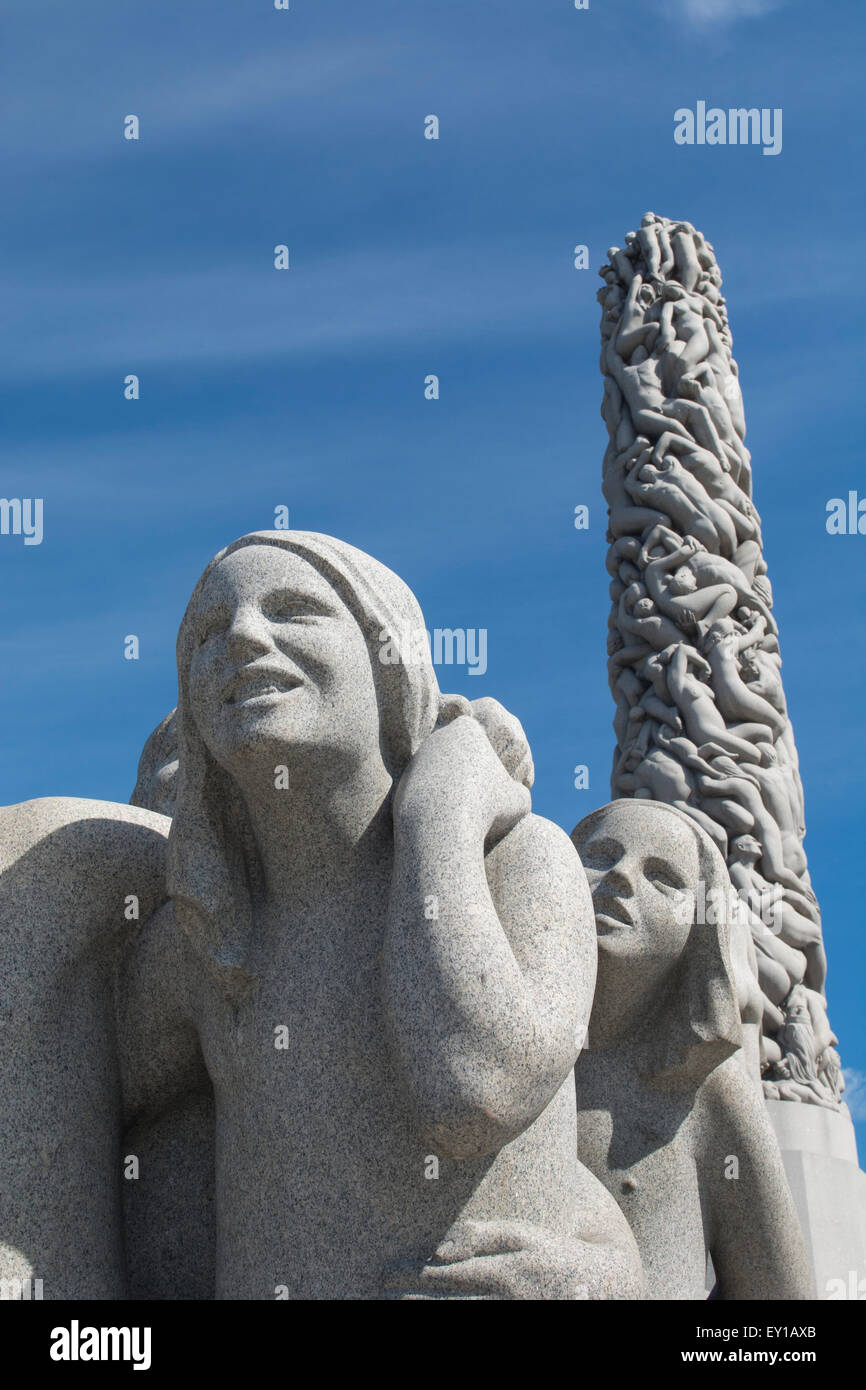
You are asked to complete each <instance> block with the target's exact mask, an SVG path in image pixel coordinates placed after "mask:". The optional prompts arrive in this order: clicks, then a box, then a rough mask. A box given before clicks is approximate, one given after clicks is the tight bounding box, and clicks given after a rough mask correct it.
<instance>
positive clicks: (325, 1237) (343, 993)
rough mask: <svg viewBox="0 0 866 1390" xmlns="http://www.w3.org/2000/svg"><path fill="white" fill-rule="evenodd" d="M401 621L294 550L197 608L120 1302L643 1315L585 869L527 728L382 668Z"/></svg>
mask: <svg viewBox="0 0 866 1390" xmlns="http://www.w3.org/2000/svg"><path fill="white" fill-rule="evenodd" d="M413 630H414V631H415V632H416V633H417V632H418V631H421V630H423V619H422V617H421V614H420V611H419V610H418V608H417V604H416V603H415V601H414V599H413V598H412V595H411V594H410V593H409V591H408V589H406V587H405V586H404V585H403V584H402V583H401V581H400V580H398V579H397V577H396V576H395V575H393V574H391V573H390V571H388V570H386V569H385V568H384V567H383V566H380V565H378V564H377V563H376V562H375V561H374V560H372V559H370V557H368V556H365V555H363V554H361V553H360V552H359V551H356V550H354V549H353V548H352V547H350V546H346V545H343V544H341V543H340V542H338V541H334V540H332V539H330V538H328V537H322V536H316V535H311V534H306V533H299V532H292V533H285V532H273V533H262V534H258V535H255V536H250V537H244V538H243V539H242V540H241V541H239V542H236V543H235V545H233V546H231V547H229V548H228V550H227V551H225V552H223V553H222V554H221V555H220V556H218V557H217V559H216V560H215V561H214V562H212V564H211V565H210V566H209V567H208V569H207V570H206V571H205V574H204V575H203V577H202V579H201V581H200V582H199V585H198V586H197V588H196V590H195V592H194V594H193V597H192V599H191V601H190V605H189V608H188V610H187V613H186V615H185V617H184V620H183V623H182V625H181V630H180V634H179V638H178V673H179V703H178V711H177V736H178V748H177V751H178V758H179V767H180V771H179V774H178V773H177V771H176V770H174V771H170V772H169V773H168V775H167V780H168V781H169V782H170V783H173V784H174V787H175V791H176V805H175V807H174V816H173V820H172V823H171V834H170V839H169V852H168V875H167V886H168V891H169V893H170V895H171V899H172V901H171V903H169V904H167V905H166V906H164V907H163V908H161V909H160V910H159V911H158V912H157V913H156V914H155V916H154V917H153V918H152V919H151V920H150V921H149V922H146V923H145V924H144V925H143V926H142V927H141V929H140V931H139V932H137V933H136V934H135V937H134V939H131V940H130V941H129V942H128V943H127V949H126V952H125V959H124V963H123V967H122V970H121V974H120V984H119V991H118V1011H119V1045H120V1055H121V1075H122V1087H123V1102H124V1116H125V1121H124V1122H125V1125H126V1129H125V1136H126V1137H125V1139H124V1143H123V1146H122V1147H123V1148H124V1150H125V1151H126V1152H135V1153H136V1156H137V1157H138V1159H139V1163H140V1167H141V1171H142V1177H141V1178H140V1179H139V1180H138V1181H137V1182H136V1183H130V1184H127V1191H126V1193H125V1195H126V1203H127V1231H128V1236H129V1249H130V1261H131V1264H132V1265H133V1271H132V1287H133V1291H134V1292H137V1293H142V1294H144V1295H145V1296H149V1297H160V1296H173V1297H178V1296H181V1297H182V1296H193V1297H206V1296H207V1294H208V1289H207V1287H206V1286H207V1284H208V1281H209V1279H210V1278H211V1277H212V1278H213V1281H214V1282H213V1285H212V1286H211V1291H212V1292H213V1293H215V1296H216V1297H218V1298H225V1299H247V1298H253V1299H273V1298H275V1297H282V1296H287V1297H308V1298H309V1297H312V1298H317V1297H318V1298H325V1297H337V1298H340V1297H349V1298H378V1297H384V1298H409V1299H413V1298H441V1297H444V1298H459V1297H470V1298H485V1297H490V1298H563V1299H571V1298H578V1299H582V1298H624V1297H625V1298H627V1297H639V1296H641V1294H642V1291H643V1275H642V1271H641V1267H640V1260H639V1256H638V1252H637V1247H636V1244H635V1242H634V1239H633V1237H632V1235H631V1233H630V1231H629V1228H628V1224H627V1222H626V1220H625V1219H624V1217H623V1216H622V1214H621V1213H620V1211H619V1209H618V1207H617V1205H616V1203H615V1202H614V1201H613V1200H612V1199H611V1198H610V1196H609V1195H608V1193H607V1192H606V1191H605V1190H604V1188H603V1186H602V1185H601V1184H600V1183H598V1182H597V1181H596V1179H595V1178H593V1177H592V1175H591V1174H590V1173H589V1172H588V1171H587V1170H586V1169H585V1168H584V1167H582V1166H581V1165H580V1163H579V1162H578V1160H577V1145H576V1115H575V1101H574V1090H573V1081H572V1068H573V1065H574V1061H575V1058H576V1056H577V1054H578V1051H579V1048H580V1044H581V1041H582V1037H583V1034H584V1031H585V1026H586V1021H587V1018H588V1015H589V1010H590V1006H591V1000H592V991H593V983H594V971H595V957H596V946H595V929H594V923H593V917H592V908H591V903H590V900H589V893H588V889H587V886H586V881H585V878H584V876H583V873H582V871H581V868H580V864H579V861H578V859H577V857H576V855H575V854H574V850H573V848H572V846H571V845H570V843H569V841H568V838H567V836H565V835H564V834H563V832H562V831H560V830H559V829H558V828H557V827H555V826H553V825H552V824H550V823H549V822H547V821H544V820H542V819H541V818H539V817H536V816H534V815H533V814H532V813H531V809H530V795H529V791H528V788H527V783H528V782H529V781H531V760H529V759H528V756H527V750H526V742H525V738H524V737H523V733H522V730H520V726H519V725H518V724H517V722H516V721H513V720H511V719H510V717H508V716H505V714H504V712H502V711H500V709H499V707H498V706H496V705H495V704H494V703H493V702H485V703H484V704H482V705H481V706H480V707H478V708H475V709H473V708H471V707H470V706H469V705H468V704H467V702H465V701H461V700H460V698H459V697H451V696H442V695H440V692H439V690H438V686H437V684H436V679H435V675H434V672H433V669H432V666H431V664H430V661H429V658H426V659H425V658H424V657H423V656H422V657H421V659H419V658H418V651H417V648H416V649H415V654H414V657H413V658H412V659H407V660H404V661H399V662H396V663H395V662H388V663H386V662H383V661H381V660H380V659H379V656H380V652H381V650H382V641H383V638H384V637H386V636H387V635H389V634H390V635H391V637H392V642H393V640H399V638H400V637H401V636H402V635H404V634H406V633H408V632H411V631H413ZM407 657H408V653H407ZM156 743H157V744H158V743H159V739H158V738H157V740H156ZM164 751H165V750H160V749H159V747H157V748H155V749H151V750H150V752H149V753H148V758H147V759H143V763H144V768H143V778H142V779H141V780H142V786H143V789H142V790H141V791H140V795H142V796H144V797H150V796H151V795H152V794H153V785H154V784H153V771H152V769H153V768H156V769H157V770H158V769H159V768H160V767H163V766H165V765H166V764H165V763H164V761H162V758H163V753H164ZM151 753H152V754H153V756H152V757H151ZM127 814H131V812H128V813H127ZM139 814H141V815H145V814H146V813H145V812H140V813H139ZM153 819H154V820H156V818H153ZM211 1126H212V1127H213V1133H214V1150H213V1155H214V1157H213V1161H212V1160H211V1156H210V1146H209V1133H210V1130H211ZM202 1138H203V1139H204V1140H205V1141H207V1142H206V1143H205V1145H204V1146H203V1147H202V1146H201V1144H199V1151H198V1153H197V1152H196V1144H197V1143H198V1142H199V1141H200V1140H201V1139H202ZM163 1174H165V1175H170V1180H169V1181H165V1182H163V1181H161V1180H160V1177H161V1175H163ZM211 1180H212V1181H213V1194H214V1196H213V1205H212V1206H211V1197H210V1188H209V1183H210V1181H211ZM184 1194H191V1195H192V1198H193V1204H192V1205H191V1206H190V1208H189V1210H188V1211H186V1215H185V1210H186V1203H185V1197H184ZM211 1213H213V1217H212V1216H211ZM211 1220H213V1224H214V1226H215V1231H216V1258H215V1264H209V1263H208V1253H207V1249H206V1248H205V1247H206V1246H207V1244H208V1241H209V1235H208V1237H207V1239H206V1240H205V1241H204V1242H202V1239H201V1231H205V1232H208V1231H209V1222H210V1221H211ZM196 1230H198V1234H196ZM187 1234H189V1236H190V1239H189V1241H187V1240H186V1235H187ZM183 1290H187V1292H186V1294H184V1293H183V1292H182V1291H183ZM190 1291H191V1292H190Z"/></svg>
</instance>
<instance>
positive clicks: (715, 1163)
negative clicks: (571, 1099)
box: [572, 799, 813, 1299]
mask: <svg viewBox="0 0 866 1390" xmlns="http://www.w3.org/2000/svg"><path fill="white" fill-rule="evenodd" d="M572 840H573V842H574V845H575V847H576V849H577V850H578V853H579V854H580V856H581V859H582V861H583V865H584V868H585V870H586V873H587V877H588V879H589V883H590V886H591V889H592V898H593V905H594V907H595V913H596V927H597V931H598V949H599V962H598V980H597V984H596V993H595V1001H594V1003H593V1008H592V1015H591V1018H590V1025H589V1037H588V1044H587V1047H586V1048H585V1049H584V1051H583V1052H582V1054H581V1056H580V1058H579V1060H578V1063H577V1066H576V1069H575V1082H576V1090H577V1100H578V1154H579V1156H580V1159H581V1162H583V1163H585V1164H586V1165H587V1167H588V1168H590V1170H591V1171H592V1172H593V1173H594V1174H595V1175H596V1177H597V1178H599V1179H600V1180H601V1181H602V1182H603V1183H604V1184H605V1186H606V1187H607V1189H608V1191H609V1192H610V1193H611V1194H612V1195H613V1196H614V1197H615V1198H616V1200H617V1202H618V1203H619V1205H620V1207H621V1208H622V1211H623V1212H624V1214H625V1215H626V1216H627V1217H628V1220H629V1223H630V1225H631V1228H632V1230H633V1231H634V1233H635V1236H636V1238H637V1242H638V1245H639V1247H640V1251H641V1257H642V1259H643V1263H644V1269H645V1271H646V1275H647V1283H648V1289H649V1297H650V1298H655V1299H666V1298H677V1299H701V1298H705V1297H706V1284H705V1278H706V1269H707V1256H708V1255H709V1256H711V1258H712V1265H713V1269H714V1271H715V1276H716V1281H717V1283H716V1290H715V1296H716V1297H718V1298H723V1299H803V1298H809V1297H812V1296H813V1291H812V1281H811V1276H810V1273H809V1268H808V1263H807V1259H806V1251H805V1247H804V1244H803V1239H802V1236H801V1234H800V1229H799V1223H798V1220H797V1213H796V1210H795V1208H794V1203H793V1199H792V1197H791V1194H790V1191H789V1189H788V1183H787V1180H786V1177H785V1171H784V1168H783V1166H782V1158H781V1154H780V1152H779V1147H778V1143H777V1141H776V1137H775V1134H774V1132H773V1129H772V1125H771V1123H770V1120H769V1117H768V1115H767V1112H766V1107H765V1105H764V1103H763V1100H762V1098H761V1095H760V1091H759V1089H758V1088H757V1087H756V1086H755V1085H754V1082H753V1081H752V1080H751V1079H750V1078H749V1077H748V1075H747V1072H746V1070H745V1069H744V1066H743V1065H742V1058H741V1055H740V1051H739V1050H740V1047H741V1044H742V1040H743V1039H742V1029H741V1025H740V1018H739V1007H738V989H737V983H736V978H735V971H734V967H733V964H732V961H731V952H730V942H731V936H730V931H731V923H730V921H729V920H728V919H727V918H726V916H725V914H724V913H723V912H720V911H714V912H712V913H708V914H706V918H707V920H702V917H703V916H704V914H703V913H702V911H701V910H700V903H701V898H700V897H699V893H698V887H699V884H703V886H704V893H705V900H709V901H712V902H713V903H714V904H716V905H722V904H725V903H728V902H730V901H731V898H732V894H731V891H730V881H729V878H728V874H727V871H726V868H725V864H724V861H723V860H722V858H721V855H720V853H719V851H718V849H717V848H716V846H715V845H714V844H713V842H712V841H711V839H710V837H709V836H708V835H707V834H706V833H705V831H703V830H702V829H701V828H700V826H699V825H698V824H697V822H696V821H695V820H694V819H693V818H692V817H690V816H689V815H688V814H686V813H684V812H682V811H679V810H674V809H673V808H671V807H669V806H664V805H661V804H659V803H657V802H652V801H646V800H640V799H638V800H618V801H613V802H611V803H609V804H608V805H607V806H603V807H602V808H601V809H600V810H598V811H594V812H593V813H592V814H591V815H589V816H587V817H586V818H585V819H584V820H582V821H581V822H580V824H579V825H578V826H577V827H576V828H575V830H574V832H573V834H572Z"/></svg>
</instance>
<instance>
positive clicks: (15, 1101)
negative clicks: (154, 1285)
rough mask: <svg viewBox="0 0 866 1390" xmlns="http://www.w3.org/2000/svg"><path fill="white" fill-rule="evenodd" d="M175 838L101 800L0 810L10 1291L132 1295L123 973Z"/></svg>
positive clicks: (0, 1174) (1, 1073) (3, 1259)
mask: <svg viewBox="0 0 866 1390" xmlns="http://www.w3.org/2000/svg"><path fill="white" fill-rule="evenodd" d="M168 829H169V822H168V821H166V820H165V819H164V818H163V817H162V816H158V815H153V814H151V813H150V812H149V811H145V810H140V809H138V808H137V807H131V806H119V805H115V804H114V803H112V802H106V801H85V800H79V799H76V798H73V797H44V798H41V799H39V800H36V801H27V802H24V803H22V804H21V805H17V806H4V807H3V808H0V1114H2V1117H3V1119H2V1124H0V1280H18V1281H24V1283H25V1284H26V1285H27V1286H28V1289H29V1287H30V1281H31V1280H32V1281H34V1282H35V1281H36V1280H41V1281H42V1285H41V1288H42V1296H43V1297H44V1298H46V1299H62V1298H99V1299H106V1298H125V1297H126V1296H127V1290H128V1285H127V1280H126V1271H125V1268H124V1253H123V1239H122V1229H121V1225H122V1223H121V1189H122V1187H123V1186H124V1185H125V1184H124V1182H123V1175H122V1162H121V1160H122V1157H123V1154H122V1151H121V1126H122V1113H121V1102H120V1091H119V1074H118V1061H117V1047H116V1041H115V1027H114V1003H113V984H114V972H115V969H116V966H117V962H118V957H119V954H120V951H121V948H122V946H123V943H124V939H125V938H128V937H129V935H130V934H132V933H134V931H135V928H136V919H137V918H138V919H140V920H144V919H146V918H148V917H150V915H151V914H152V913H153V912H154V911H155V909H156V908H157V907H158V906H159V904H160V902H161V901H162V900H163V898H164V896H165V851H166V839H167V835H168ZM24 1296H25V1297H26V1296H30V1295H29V1294H27V1295H24Z"/></svg>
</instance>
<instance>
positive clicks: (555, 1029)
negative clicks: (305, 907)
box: [383, 803, 596, 1158]
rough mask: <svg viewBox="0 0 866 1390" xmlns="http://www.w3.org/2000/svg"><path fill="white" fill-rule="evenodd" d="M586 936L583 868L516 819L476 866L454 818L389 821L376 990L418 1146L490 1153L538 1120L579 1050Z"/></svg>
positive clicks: (558, 841)
mask: <svg viewBox="0 0 866 1390" xmlns="http://www.w3.org/2000/svg"><path fill="white" fill-rule="evenodd" d="M595 962H596V937H595V922H594V917H593V911H592V900H591V897H590V893H589V888H588V885H587V882H586V878H585V875H584V872H583V869H582V866H581V864H580V860H579V858H578V856H577V854H576V853H575V851H574V847H573V846H572V844H571V842H570V841H569V839H568V838H567V836H566V835H565V834H564V833H563V831H562V830H560V829H559V828H558V827H557V826H555V825H553V824H552V823H551V822H549V821H545V820H542V819H540V818H539V817H536V816H531V815H529V816H524V817H523V818H522V819H521V820H519V821H518V823H517V824H516V825H515V826H514V827H513V828H512V829H511V830H510V831H509V833H508V834H507V835H506V836H505V837H504V839H502V840H501V841H500V842H499V843H498V844H497V845H496V846H495V847H494V848H493V849H492V850H490V851H489V853H488V854H487V856H486V858H485V854H484V845H483V835H481V836H479V834H478V833H477V829H476V828H475V827H469V826H468V825H467V822H466V821H465V820H464V819H463V817H462V816H461V815H460V813H459V812H458V813H457V814H456V815H454V816H453V818H451V817H449V819H448V821H447V823H445V822H443V820H442V818H441V814H440V815H437V814H436V811H435V810H430V811H425V809H424V806H423V803H422V804H421V805H420V806H419V807H418V808H417V809H416V810H415V811H414V812H413V813H412V814H404V815H403V816H402V817H400V818H396V819H395V865H394V874H393V887H392V899H391V903H390V910H389V919H388V927H387V931H386V940H385V947H384V954H383V987H384V999H385V1008H386V1013H387V1015H388V1018H389V1023H390V1028H391V1035H392V1040H393V1046H394V1050H395V1054H396V1060H397V1062H398V1064H399V1067H400V1070H401V1072H402V1074H403V1076H404V1078H405V1081H406V1084H407V1087H408V1090H409V1092H410V1095H411V1097H412V1100H413V1102H414V1106H415V1110H416V1113H417V1115H418V1118H419V1121H420V1123H421V1128H422V1131H423V1133H424V1136H425V1142H429V1143H430V1144H431V1146H432V1147H434V1148H435V1149H436V1150H437V1151H438V1152H440V1153H442V1152H444V1153H447V1154H449V1155H450V1156H451V1157H454V1158H475V1157H480V1156H482V1155H484V1154H488V1153H493V1152H496V1151H497V1150H499V1149H500V1148H502V1147H503V1146H504V1145H505V1144H507V1143H509V1142H510V1141H511V1140H512V1139H515V1138H516V1137H517V1136H518V1135H519V1134H521V1133H522V1132H523V1130H525V1129H526V1128H527V1127H528V1126H529V1125H530V1124H531V1123H532V1122H533V1120H535V1119H536V1118H537V1116H538V1115H539V1114H540V1113H541V1111H542V1110H543V1109H544V1108H545V1106H546V1105H547V1104H548V1102H549V1101H550V1100H551V1099H552V1097H553V1096H554V1095H555V1094H556V1092H557V1091H558V1090H559V1088H560V1087H561V1085H562V1084H563V1081H564V1080H565V1078H566V1077H567V1075H568V1072H569V1069H570V1068H571V1067H572V1066H573V1065H574V1061H575V1059H576V1057H577V1054H578V1052H579V1050H580V1046H581V1043H582V1041H583V1036H584V1031H585V1027H586V1024H587V1022H588V1019H589V1012H590V1009H591V1006H592V994H593V988H594V982H595V968H596V967H595Z"/></svg>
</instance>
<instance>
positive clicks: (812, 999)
mask: <svg viewBox="0 0 866 1390" xmlns="http://www.w3.org/2000/svg"><path fill="white" fill-rule="evenodd" d="M608 262H609V263H608V264H607V265H605V266H603V267H602V269H601V271H600V274H601V276H602V279H603V280H604V282H605V288H604V289H602V290H600V291H599V296H598V297H599V301H600V303H601V305H602V328H601V332H602V353H601V369H602V372H603V374H604V401H603V404H602V415H603V417H604V420H605V423H606V425H607V428H608V433H609V436H610V441H609V444H608V448H607V451H606V454H605V459H604V494H605V497H606V499H607V502H608V504H609V508H610V529H609V533H608V540H609V542H610V550H609V552H608V569H609V571H610V574H611V576H612V583H611V598H612V601H613V602H612V611H611V617H610V634H609V640H608V651H609V656H610V661H609V672H610V684H611V689H612V691H613V695H614V699H615V701H616V705H617V712H616V717H615V721H614V728H615V731H616V737H617V747H616V752H615V757H614V767H613V776H612V787H613V795H614V796H637V797H651V798H653V799H655V800H659V801H665V802H668V803H669V804H671V805H674V806H678V807H680V808H681V809H682V810H683V811H687V812H688V813H689V815H691V816H693V817H694V818H695V820H697V821H698V822H699V823H700V824H701V825H702V826H703V827H704V829H705V830H707V831H708V832H709V833H710V835H711V836H712V837H713V839H714V840H715V842H716V843H717V844H718V846H719V847H720V849H721V850H722V852H723V854H724V855H725V858H726V860H727V863H728V867H729V870H730V875H731V880H732V884H733V887H734V889H735V890H736V892H737V894H738V897H739V902H740V903H741V904H742V908H741V911H740V920H741V921H743V920H747V921H748V922H749V924H750V926H751V929H752V930H751V936H752V940H753V943H754V955H751V951H752V947H751V946H749V947H748V951H749V954H750V958H751V960H752V962H753V966H754V967H755V968H756V970H757V976H758V980H759V982H760V990H761V995H762V996H763V998H762V1000H759V1001H758V1005H757V1011H756V1016H757V1017H761V1016H762V1017H761V1024H762V1037H761V1070H762V1076H763V1083H764V1089H765V1092H766V1093H767V1094H769V1095H771V1096H774V1097H777V1098H783V1099H791V1100H801V1101H808V1102H811V1103H814V1104H823V1105H829V1106H833V1107H836V1106H838V1104H839V1098H840V1093H841V1087H842V1082H841V1070H840V1065H839V1056H838V1053H837V1051H836V1049H835V1046H834V1044H835V1043H836V1042H837V1039H836V1038H835V1037H834V1035H833V1033H832V1031H831V1029H830V1026H829V1024H828V1022H827V1014H826V1005H825V996H824V980H825V973H826V960H825V955H824V948H823V942H822V933H821V917H820V912H819V909H818V904H817V902H816V899H815V895H814V893H813V891H812V887H811V884H810V881H809V874H808V870H807V867H806V855H805V853H804V851H803V837H804V834H805V825H804V817H803V789H802V784H801V782H800V777H799V773H798V763H797V750H796V747H795V744H794V736H793V731H792V729H791V724H790V721H789V719H788V714H787V708H786V704H785V695H784V690H783V688H782V679H781V674H780V668H781V657H780V655H779V642H778V629H777V626H776V622H775V620H774V618H773V613H772V604H773V596H772V589H771V587H770V582H769V579H768V578H767V566H766V563H765V561H764V557H763V549H762V539H761V519H760V517H759V515H758V513H757V511H756V510H755V507H754V504H753V502H752V474H751V467H750V459H749V451H748V450H747V449H746V447H745V444H744V442H743V441H744V437H745V432H746V426H745V418H744V413H743V400H742V395H741V393H740V387H739V382H738V376H737V365H736V363H735V362H734V360H733V357H732V355H731V333H730V328H729V325H728V316H727V312H726V308H725V301H724V298H723V297H722V294H721V290H720V286H721V275H720V273H719V268H718V265H717V263H716V259H715V255H714V253H713V248H712V246H711V245H710V243H709V242H707V241H706V240H705V239H704V237H703V236H702V235H701V234H700V232H697V231H696V230H695V228H694V227H692V226H691V224H690V223H688V222H675V221H671V220H669V219H667V218H664V217H657V216H655V214H653V213H647V214H646V216H645V217H644V218H643V220H642V223H641V226H640V230H639V231H637V232H630V233H629V234H628V236H627V237H626V240H625V246H624V247H622V248H621V249H620V248H617V247H613V248H611V250H610V251H609V253H608ZM747 935H748V934H747ZM743 1005H744V1010H745V1011H746V1012H747V1011H748V1009H749V1007H751V1008H752V1009H753V1010H755V1004H754V1002H753V1003H752V1005H751V1006H750V1005H749V1003H748V990H745V991H744V997H743Z"/></svg>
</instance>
